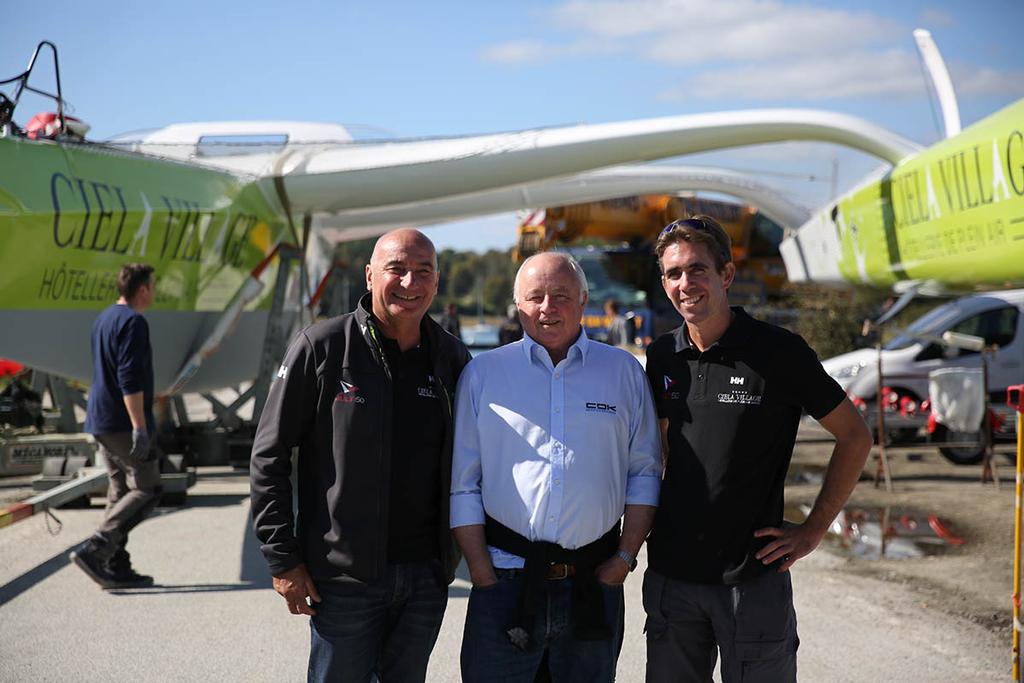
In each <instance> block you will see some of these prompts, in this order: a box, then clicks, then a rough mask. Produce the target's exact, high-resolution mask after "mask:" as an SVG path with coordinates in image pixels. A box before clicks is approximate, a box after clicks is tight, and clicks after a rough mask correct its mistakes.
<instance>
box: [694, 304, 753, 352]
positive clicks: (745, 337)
mask: <svg viewBox="0 0 1024 683" xmlns="http://www.w3.org/2000/svg"><path fill="white" fill-rule="evenodd" d="M729 308H730V310H731V311H732V312H733V317H732V322H731V323H729V327H727V328H726V329H725V333H724V334H722V336H721V337H720V338H719V339H718V341H716V342H715V343H714V344H712V345H711V346H709V347H708V348H712V347H714V346H723V347H726V348H738V347H740V346H744V345H745V344H746V343H747V342H748V341H749V340H750V329H751V325H752V324H753V322H754V321H753V318H751V317H750V315H748V314H747V312H746V311H744V310H743V307H742V306H730V307H729ZM674 336H675V342H676V353H679V352H680V351H686V350H688V349H692V350H693V351H694V352H699V350H698V349H697V347H696V346H694V344H693V342H692V341H690V334H689V332H688V331H687V329H686V323H685V322H684V323H683V324H682V325H680V326H679V327H678V328H676V331H675V333H674Z"/></svg>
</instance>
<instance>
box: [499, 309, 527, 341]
mask: <svg viewBox="0 0 1024 683" xmlns="http://www.w3.org/2000/svg"><path fill="white" fill-rule="evenodd" d="M522 338H523V324H522V323H521V322H519V309H518V308H516V305H515V304H509V305H508V308H507V309H506V311H505V320H504V321H503V322H502V323H501V327H500V328H498V346H504V345H505V344H511V343H512V342H514V341H519V340H520V339H522Z"/></svg>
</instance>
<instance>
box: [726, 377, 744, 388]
mask: <svg viewBox="0 0 1024 683" xmlns="http://www.w3.org/2000/svg"><path fill="white" fill-rule="evenodd" d="M744 379H746V378H745V377H730V378H729V384H739V385H740V386H743V380H744Z"/></svg>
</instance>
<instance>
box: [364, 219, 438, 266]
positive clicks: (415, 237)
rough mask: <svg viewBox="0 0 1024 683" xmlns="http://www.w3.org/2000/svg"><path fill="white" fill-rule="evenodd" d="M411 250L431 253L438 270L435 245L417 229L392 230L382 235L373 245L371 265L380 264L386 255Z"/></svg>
mask: <svg viewBox="0 0 1024 683" xmlns="http://www.w3.org/2000/svg"><path fill="white" fill-rule="evenodd" d="M409 248H412V249H417V250H428V251H430V254H431V257H432V258H433V260H434V268H435V269H436V268H437V250H436V249H434V243H433V242H431V241H430V238H429V237H427V236H426V235H424V234H423V233H422V232H420V231H419V230H416V229H415V228H399V229H398V230H392V231H391V232H387V233H384V234H383V235H381V236H380V237H379V238H378V239H377V243H376V244H374V245H373V254H372V255H371V256H370V263H371V264H373V263H379V262H380V261H381V259H384V258H386V257H387V256H386V255H387V254H389V253H391V252H393V251H394V250H395V249H399V250H405V249H409Z"/></svg>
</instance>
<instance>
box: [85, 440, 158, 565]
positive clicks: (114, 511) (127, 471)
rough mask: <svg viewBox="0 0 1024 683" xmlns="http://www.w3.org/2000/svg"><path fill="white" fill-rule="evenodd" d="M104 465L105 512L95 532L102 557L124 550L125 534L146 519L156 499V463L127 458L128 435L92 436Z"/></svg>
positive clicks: (129, 448)
mask: <svg viewBox="0 0 1024 683" xmlns="http://www.w3.org/2000/svg"><path fill="white" fill-rule="evenodd" d="M94 436H95V437H96V441H97V443H98V444H99V447H100V452H101V453H102V454H103V457H104V459H105V460H106V462H107V476H108V477H109V479H110V483H109V486H108V487H107V511H106V515H105V516H104V518H103V522H102V523H101V524H100V526H99V528H98V529H96V535H97V536H100V537H101V538H102V539H103V540H104V541H105V542H106V543H105V544H104V545H105V547H104V551H103V555H105V556H106V557H108V558H109V557H110V556H112V555H113V554H114V553H116V552H117V551H118V550H122V549H124V546H125V544H126V543H127V542H128V532H129V531H131V530H132V529H134V528H135V527H136V526H138V524H139V523H140V522H141V521H142V520H144V519H145V518H146V517H148V516H149V513H150V512H152V511H153V508H155V507H156V504H157V503H158V502H159V500H160V492H161V490H162V487H161V486H160V463H159V461H158V460H156V459H154V460H149V461H142V460H139V459H138V458H133V457H132V456H131V451H132V434H131V432H111V433H107V434H95V435H94Z"/></svg>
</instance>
